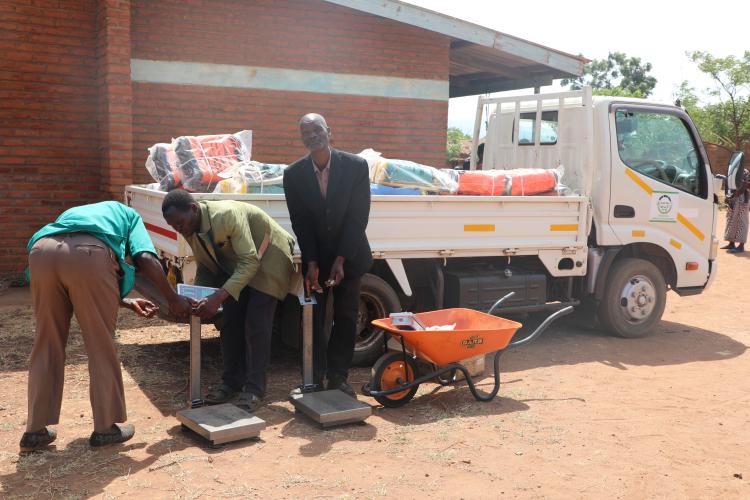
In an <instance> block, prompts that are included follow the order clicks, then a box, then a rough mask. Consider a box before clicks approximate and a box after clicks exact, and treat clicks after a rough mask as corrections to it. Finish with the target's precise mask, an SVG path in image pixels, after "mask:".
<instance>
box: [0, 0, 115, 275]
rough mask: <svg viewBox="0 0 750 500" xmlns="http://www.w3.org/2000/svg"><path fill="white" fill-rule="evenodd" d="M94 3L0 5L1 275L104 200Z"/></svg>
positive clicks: (9, 0)
mask: <svg viewBox="0 0 750 500" xmlns="http://www.w3.org/2000/svg"><path fill="white" fill-rule="evenodd" d="M95 40H96V2H95V1H94V0H76V1H74V0H69V1H66V2H60V1H51V0H50V1H39V0H36V1H30V0H3V1H2V2H0V51H2V54H3V55H2V58H0V228H2V237H1V238H2V239H1V240H0V275H3V274H8V273H14V272H18V271H20V270H22V269H23V268H24V266H25V261H26V242H27V241H28V239H29V237H30V236H31V235H32V234H33V233H34V232H35V231H36V230H37V229H39V227H40V226H41V225H43V224H44V223H45V222H48V221H51V220H54V219H55V217H57V215H58V214H59V213H60V212H62V211H63V210H65V209H67V208H69V207H71V206H74V205H78V204H83V203H89V202H92V201H95V200H98V199H99V198H100V197H101V193H100V190H99V182H100V175H99V149H98V148H99V142H98V124H97V120H98V113H97V85H96V66H95V65H94V64H92V61H93V60H94V58H95V51H96V47H95Z"/></svg>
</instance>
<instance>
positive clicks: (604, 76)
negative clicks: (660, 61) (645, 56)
mask: <svg viewBox="0 0 750 500" xmlns="http://www.w3.org/2000/svg"><path fill="white" fill-rule="evenodd" d="M651 69H652V66H651V63H648V62H646V63H642V62H641V58H640V57H628V56H627V55H625V54H624V53H622V52H610V53H609V55H608V56H607V58H606V59H595V60H593V61H591V62H590V63H589V64H587V65H586V67H585V68H584V69H583V76H579V77H576V78H565V79H563V80H562V81H561V82H560V84H561V85H569V86H570V89H571V90H580V89H581V88H582V87H583V86H584V85H591V87H592V88H593V91H594V95H608V96H619V97H648V96H649V95H651V92H653V90H654V87H655V86H656V78H655V77H653V76H650V75H649V74H648V73H649V71H651Z"/></svg>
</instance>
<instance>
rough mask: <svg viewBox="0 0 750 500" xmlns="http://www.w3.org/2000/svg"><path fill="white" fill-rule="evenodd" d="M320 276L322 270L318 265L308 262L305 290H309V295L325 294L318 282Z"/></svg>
mask: <svg viewBox="0 0 750 500" xmlns="http://www.w3.org/2000/svg"><path fill="white" fill-rule="evenodd" d="M319 274H320V269H319V268H318V263H317V262H308V263H307V274H306V275H305V290H307V293H308V294H309V293H311V292H323V289H322V288H321V287H320V283H319V282H318V275H319Z"/></svg>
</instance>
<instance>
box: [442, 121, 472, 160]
mask: <svg viewBox="0 0 750 500" xmlns="http://www.w3.org/2000/svg"><path fill="white" fill-rule="evenodd" d="M468 139H471V137H469V136H468V135H466V134H464V133H463V132H462V131H461V129H460V128H456V127H450V128H449V129H448V143H447V146H446V151H445V157H446V158H447V160H448V161H451V160H455V159H457V158H461V141H465V140H468Z"/></svg>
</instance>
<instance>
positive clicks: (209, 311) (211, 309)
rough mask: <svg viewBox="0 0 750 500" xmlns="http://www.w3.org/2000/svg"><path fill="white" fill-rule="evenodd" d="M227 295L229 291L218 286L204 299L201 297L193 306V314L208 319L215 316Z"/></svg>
mask: <svg viewBox="0 0 750 500" xmlns="http://www.w3.org/2000/svg"><path fill="white" fill-rule="evenodd" d="M227 297H229V292H227V291H226V290H224V289H223V288H219V289H218V290H217V291H216V292H214V293H212V294H211V295H209V296H208V297H206V298H205V299H201V300H199V301H198V303H197V304H196V305H195V306H194V307H193V314H195V315H196V316H199V317H200V318H201V319H210V318H213V317H214V316H216V313H217V312H219V308H220V307H221V304H222V302H224V300H226V298H227Z"/></svg>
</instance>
